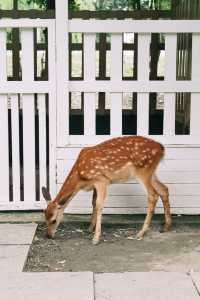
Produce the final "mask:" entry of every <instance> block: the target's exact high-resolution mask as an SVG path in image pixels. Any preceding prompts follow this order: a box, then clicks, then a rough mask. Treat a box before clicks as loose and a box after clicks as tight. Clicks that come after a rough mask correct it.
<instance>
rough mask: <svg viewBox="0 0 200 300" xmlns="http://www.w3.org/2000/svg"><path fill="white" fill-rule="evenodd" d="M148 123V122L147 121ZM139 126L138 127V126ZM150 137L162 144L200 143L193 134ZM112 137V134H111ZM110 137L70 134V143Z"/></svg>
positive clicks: (76, 143) (101, 139)
mask: <svg viewBox="0 0 200 300" xmlns="http://www.w3.org/2000/svg"><path fill="white" fill-rule="evenodd" d="M146 124H147V123H146ZM137 128H138V127H137ZM141 132H142V131H140V133H139V132H137V134H142V133H141ZM143 135H145V136H148V137H149V138H152V139H154V140H156V141H158V142H160V143H162V144H166V145H170V144H175V145H179V144H183V145H194V144H195V145H198V143H199V138H198V136H195V135H194V136H192V135H176V136H164V135H147V134H143ZM109 137H110V138H112V136H109ZM107 139H108V136H106V135H103V136H102V135H98V136H93V137H92V136H83V135H70V136H69V143H70V144H71V145H73V146H75V145H80V146H81V145H94V144H97V143H100V142H103V141H105V140H107Z"/></svg>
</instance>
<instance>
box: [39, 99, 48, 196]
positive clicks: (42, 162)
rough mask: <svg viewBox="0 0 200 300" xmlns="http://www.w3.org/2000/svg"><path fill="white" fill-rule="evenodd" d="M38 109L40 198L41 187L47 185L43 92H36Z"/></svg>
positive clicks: (44, 102) (44, 100) (44, 101)
mask: <svg viewBox="0 0 200 300" xmlns="http://www.w3.org/2000/svg"><path fill="white" fill-rule="evenodd" d="M37 104H38V111H39V166H40V171H39V172H40V194H39V195H40V199H42V195H41V187H42V186H45V187H46V186H47V166H46V159H47V152H46V151H47V145H46V99H45V94H38V99H37Z"/></svg>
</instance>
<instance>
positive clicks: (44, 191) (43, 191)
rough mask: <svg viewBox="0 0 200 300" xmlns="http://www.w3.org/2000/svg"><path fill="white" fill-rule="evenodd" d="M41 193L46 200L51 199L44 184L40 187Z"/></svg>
mask: <svg viewBox="0 0 200 300" xmlns="http://www.w3.org/2000/svg"><path fill="white" fill-rule="evenodd" d="M42 195H43V197H44V199H45V200H46V201H47V202H49V201H51V195H50V193H49V191H48V190H47V188H45V187H44V186H43V187H42Z"/></svg>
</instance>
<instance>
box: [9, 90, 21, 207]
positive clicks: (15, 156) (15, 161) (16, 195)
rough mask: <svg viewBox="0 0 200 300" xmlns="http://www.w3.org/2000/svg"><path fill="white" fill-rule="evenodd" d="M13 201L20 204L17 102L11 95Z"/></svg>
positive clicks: (14, 96)
mask: <svg viewBox="0 0 200 300" xmlns="http://www.w3.org/2000/svg"><path fill="white" fill-rule="evenodd" d="M11 117H12V123H11V124H12V176H13V201H14V202H15V203H16V202H20V152H19V100H18V95H16V94H15V95H11Z"/></svg>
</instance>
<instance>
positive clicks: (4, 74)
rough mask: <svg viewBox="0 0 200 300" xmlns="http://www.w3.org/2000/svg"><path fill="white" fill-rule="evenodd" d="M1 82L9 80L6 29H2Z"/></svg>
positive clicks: (0, 52) (0, 33) (0, 42)
mask: <svg viewBox="0 0 200 300" xmlns="http://www.w3.org/2000/svg"><path fill="white" fill-rule="evenodd" d="M0 45H1V46H0V82H5V81H7V66H6V61H7V57H6V30H0Z"/></svg>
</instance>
